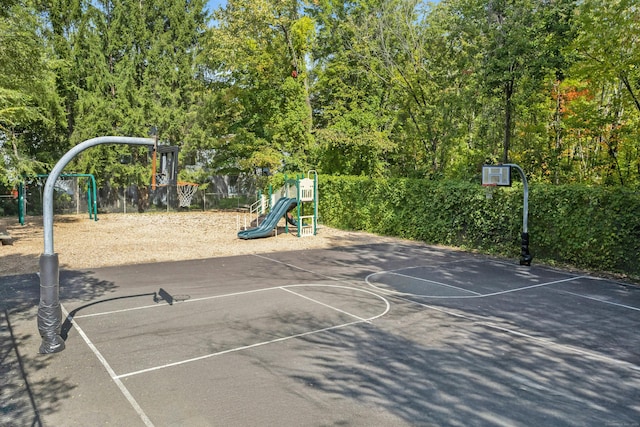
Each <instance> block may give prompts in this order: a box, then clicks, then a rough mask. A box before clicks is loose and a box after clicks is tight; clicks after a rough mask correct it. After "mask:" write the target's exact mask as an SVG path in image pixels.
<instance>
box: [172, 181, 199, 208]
mask: <svg viewBox="0 0 640 427" xmlns="http://www.w3.org/2000/svg"><path fill="white" fill-rule="evenodd" d="M177 189H178V202H179V204H180V207H181V208H188V207H189V206H191V199H192V198H193V195H194V194H196V191H198V184H195V183H193V182H178V187H177Z"/></svg>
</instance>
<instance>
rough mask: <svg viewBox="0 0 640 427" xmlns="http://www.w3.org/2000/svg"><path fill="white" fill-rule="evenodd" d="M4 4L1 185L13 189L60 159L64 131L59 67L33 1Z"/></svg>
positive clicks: (0, 18) (0, 27) (0, 17)
mask: <svg viewBox="0 0 640 427" xmlns="http://www.w3.org/2000/svg"><path fill="white" fill-rule="evenodd" d="M0 4H2V7H1V8H0V11H1V12H0V158H1V159H2V160H1V161H0V182H1V183H4V184H8V185H15V184H16V182H17V181H19V180H21V179H22V175H23V174H34V173H37V172H41V171H42V170H43V168H44V166H45V164H49V163H51V161H52V160H53V159H55V158H56V156H55V153H56V152H57V151H58V150H59V147H56V145H55V142H56V134H57V133H58V132H59V130H60V128H61V127H62V126H63V125H62V122H61V119H62V117H61V116H62V111H61V108H60V102H59V99H58V97H57V96H56V92H55V80H54V79H55V74H54V72H55V67H56V63H55V61H53V60H52V58H51V55H50V53H49V50H48V46H47V45H46V44H45V43H43V40H42V39H41V37H40V34H42V32H43V31H44V26H43V23H42V22H41V20H40V18H39V15H38V13H37V11H36V9H35V7H34V4H33V3H32V2H29V1H18V0H16V1H6V0H3V1H2V2H1V3H0Z"/></svg>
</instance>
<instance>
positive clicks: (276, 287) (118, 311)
mask: <svg viewBox="0 0 640 427" xmlns="http://www.w3.org/2000/svg"><path fill="white" fill-rule="evenodd" d="M278 288H279V286H274V287H272V288H260V289H253V290H250V291H242V292H232V293H230V294H223V295H212V296H208V297H202V298H193V299H188V300H184V301H175V302H174V303H173V305H178V304H187V303H193V302H201V301H207V300H210V299H216V298H226V297H232V296H237V295H247V294H252V293H255V292H262V291H272V290H274V289H278ZM167 305H169V304H153V305H142V306H139V307H130V308H122V309H120V310H110V311H101V312H99V313H91V314H83V315H80V316H74V317H73V318H74V319H82V318H85V317H95V316H105V315H108V314H116V313H125V312H127V311H135V310H145V309H149V308H158V307H166V306H167Z"/></svg>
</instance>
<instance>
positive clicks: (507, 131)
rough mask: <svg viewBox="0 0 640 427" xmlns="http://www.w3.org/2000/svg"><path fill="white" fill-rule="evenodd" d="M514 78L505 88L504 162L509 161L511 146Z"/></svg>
mask: <svg viewBox="0 0 640 427" xmlns="http://www.w3.org/2000/svg"><path fill="white" fill-rule="evenodd" d="M513 84H514V82H513V80H509V81H508V82H507V84H506V85H505V88H504V95H505V96H504V101H505V103H504V143H503V146H502V162H503V163H509V149H510V148H511V110H512V106H511V97H512V96H513Z"/></svg>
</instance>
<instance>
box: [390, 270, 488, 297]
mask: <svg viewBox="0 0 640 427" xmlns="http://www.w3.org/2000/svg"><path fill="white" fill-rule="evenodd" d="M414 268H419V267H414ZM388 274H393V275H395V276H400V277H407V278H409V279H416V280H419V281H421V282H428V283H433V284H435V285H439V286H444V287H447V288H452V289H457V290H459V291H463V292H467V293H470V294H474V295H480V296H482V294H481V293H479V292H475V291H470V290H469V289H464V288H459V287H457V286H453V285H448V284H446V283H441V282H436V281H435V280H429V279H423V278H422V277H415V276H410V275H408V274H402V273H396V272H395V271H389V272H388Z"/></svg>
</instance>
